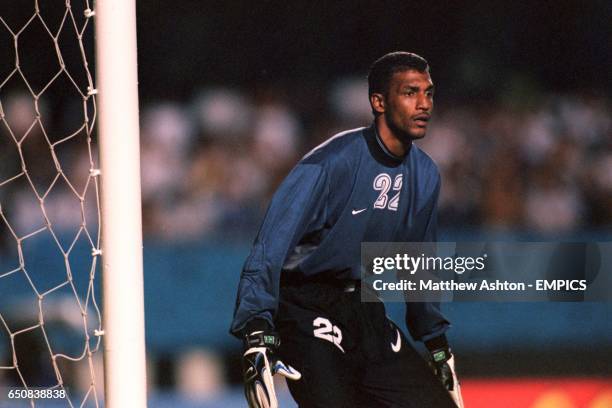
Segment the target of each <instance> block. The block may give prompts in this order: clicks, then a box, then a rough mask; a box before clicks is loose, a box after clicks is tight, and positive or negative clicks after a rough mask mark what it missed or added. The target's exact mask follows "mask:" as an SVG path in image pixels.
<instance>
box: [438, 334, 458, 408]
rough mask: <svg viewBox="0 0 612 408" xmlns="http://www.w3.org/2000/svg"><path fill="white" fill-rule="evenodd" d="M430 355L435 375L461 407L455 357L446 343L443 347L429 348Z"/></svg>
mask: <svg viewBox="0 0 612 408" xmlns="http://www.w3.org/2000/svg"><path fill="white" fill-rule="evenodd" d="M430 352H431V357H432V363H431V365H432V369H433V372H434V374H435V376H436V377H438V379H439V380H440V381H441V382H442V385H444V388H446V389H447V390H448V392H449V394H450V396H451V398H452V399H453V401H454V402H455V404H456V405H457V406H458V407H459V408H463V398H462V397H461V387H460V386H459V380H457V374H456V373H455V357H454V356H453V354H452V353H451V351H450V348H449V347H448V345H446V346H445V347H443V348H439V349H435V350H430Z"/></svg>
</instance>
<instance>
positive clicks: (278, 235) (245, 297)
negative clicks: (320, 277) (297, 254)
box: [231, 163, 327, 337]
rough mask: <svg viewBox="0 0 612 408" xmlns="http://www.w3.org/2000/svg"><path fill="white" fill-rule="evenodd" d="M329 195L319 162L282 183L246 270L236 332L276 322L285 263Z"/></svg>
mask: <svg viewBox="0 0 612 408" xmlns="http://www.w3.org/2000/svg"><path fill="white" fill-rule="evenodd" d="M326 194H327V177H326V172H325V170H324V169H323V167H322V166H321V165H319V164H308V163H300V164H298V165H297V166H296V167H295V168H294V169H293V170H292V171H291V173H289V175H288V176H287V178H286V179H285V180H284V181H283V183H282V184H281V185H280V187H279V188H278V190H277V191H276V193H275V194H274V197H273V198H272V202H271V203H270V206H269V208H268V211H267V213H266V216H265V218H264V221H263V224H262V226H261V228H260V230H259V233H258V234H257V238H256V239H255V243H254V245H253V248H252V250H251V253H250V255H249V257H248V258H247V260H246V262H245V265H244V268H243V270H242V275H241V277H240V283H239V287H238V295H237V298H236V308H235V310H234V319H233V322H232V326H231V333H232V334H234V335H236V336H239V337H242V335H244V334H245V332H249V333H250V332H252V331H255V330H267V329H270V328H272V327H274V323H273V319H274V316H275V314H276V310H277V308H278V295H279V282H280V273H281V268H282V266H283V263H284V262H285V259H286V258H287V256H288V255H289V252H290V251H291V249H292V248H293V247H294V246H295V245H296V244H297V243H298V242H299V240H300V238H301V237H302V236H303V235H304V233H305V232H307V231H308V230H309V228H311V227H313V226H315V227H316V225H317V224H318V223H319V222H320V221H319V218H321V216H322V213H323V212H324V210H325V201H326Z"/></svg>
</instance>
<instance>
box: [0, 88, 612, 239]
mask: <svg viewBox="0 0 612 408" xmlns="http://www.w3.org/2000/svg"><path fill="white" fill-rule="evenodd" d="M28 98H29V97H28V96H25V95H22V94H13V95H12V96H10V97H9V98H8V99H7V100H3V107H4V111H5V117H6V120H7V122H9V123H10V124H11V127H12V130H13V132H14V133H15V134H20V132H21V133H24V132H26V131H27V129H28V127H29V126H30V124H31V122H32V118H33V117H34V116H35V114H34V112H33V109H34V107H33V104H32V103H31V102H29V101H28ZM310 102H311V103H312V106H315V108H312V109H311V111H310V112H307V113H304V112H302V111H301V110H300V108H301V107H303V106H305V105H306V104H309V103H310ZM41 106H44V105H43V104H41ZM45 109H50V108H45ZM69 111H70V109H68V110H67V112H63V113H61V114H59V115H58V114H55V115H50V114H49V116H51V117H56V118H59V120H57V121H56V122H57V123H56V125H57V126H61V125H62V123H64V122H65V121H66V120H64V122H62V118H65V117H66V116H67V115H68V114H69V113H70V112H69ZM73 111H76V110H75V109H73ZM611 112H612V110H611V106H610V101H609V100H605V99H602V98H597V97H593V96H585V95H576V94H572V95H555V94H548V95H540V96H539V97H538V102H537V103H533V101H531V103H528V104H524V105H521V104H518V103H514V104H512V103H489V104H482V103H481V104H478V103H475V104H465V103H463V104H452V103H450V102H442V103H438V104H437V106H436V110H435V112H434V120H433V122H432V123H431V128H430V130H429V133H428V135H427V136H426V138H425V139H424V140H422V141H419V142H418V143H419V145H420V146H421V147H422V148H423V149H424V150H425V151H426V152H428V153H429V154H430V155H431V156H432V157H433V159H434V160H435V162H436V163H437V164H438V166H439V168H440V171H441V173H442V180H443V186H442V191H441V197H440V205H439V210H440V213H439V219H440V226H441V227H443V228H444V227H447V228H449V227H450V228H463V227H484V228H494V229H499V228H503V229H528V230H530V231H538V232H545V233H556V232H565V231H572V230H576V229H593V228H598V227H605V226H609V225H612V114H611ZM45 114H46V113H45V112H43V115H45ZM81 116H82V114H81ZM371 121H372V114H371V111H370V107H369V104H368V99H367V84H366V82H365V81H364V80H361V79H351V78H348V79H343V80H339V81H336V82H335V84H334V85H333V86H332V87H330V88H329V92H327V94H326V95H324V98H323V100H320V98H317V100H312V101H308V100H307V101H306V102H305V101H303V100H301V99H300V101H299V103H296V102H295V101H294V100H293V99H292V98H289V97H286V96H284V93H282V92H273V91H272V90H269V91H267V92H253V93H248V92H246V91H241V90H238V89H231V88H223V87H220V88H211V89H205V90H202V91H201V92H199V93H198V94H197V96H196V97H194V98H193V99H192V100H191V101H188V102H183V103H177V102H156V103H147V104H146V105H145V106H144V107H143V108H142V111H141V149H142V150H141V152H142V154H141V168H142V199H143V220H144V230H145V235H146V236H148V237H152V238H160V239H169V240H189V239H198V238H203V237H210V236H218V235H223V236H230V237H238V238H246V239H249V240H250V239H251V238H252V235H253V233H254V231H255V229H256V228H257V226H258V223H259V222H260V220H261V218H262V216H263V213H264V211H265V208H266V206H267V203H268V202H269V199H270V197H271V194H272V193H273V192H274V190H275V188H276V186H277V185H278V183H280V181H281V180H282V179H283V177H284V176H285V175H286V173H287V172H288V171H289V170H290V168H291V167H292V166H293V165H294V164H295V162H296V161H297V160H299V158H300V157H301V156H302V155H303V154H305V153H306V152H307V151H308V150H310V149H311V148H313V147H314V146H316V145H317V144H319V143H321V142H322V141H324V140H325V139H327V138H328V137H331V136H332V135H333V134H334V133H336V132H338V131H341V130H344V129H349V128H355V127H359V126H367V125H369V124H370V123H371ZM75 126H76V124H75ZM30 132H31V133H35V132H36V129H34V130H32V131H30ZM51 133H52V132H51ZM37 137H38V139H40V140H41V142H39V143H35V142H28V143H24V145H23V146H22V150H23V154H24V155H25V156H29V157H31V158H34V157H36V161H34V160H32V159H30V163H36V164H37V165H40V166H39V169H37V168H36V166H32V165H29V167H28V168H29V169H30V172H31V174H32V178H33V179H34V180H35V182H36V180H40V184H41V186H47V185H49V183H51V182H52V180H53V178H54V177H55V176H56V174H57V172H56V169H55V167H56V166H55V165H54V163H53V160H52V159H51V158H50V155H49V153H48V152H46V150H47V151H48V149H49V147H48V144H46V143H45V142H44V139H43V138H42V136H41V135H39V136H36V135H29V136H28V140H34V139H36V138H37ZM14 145H15V143H14V142H13V141H11V140H9V139H8V136H7V134H6V132H4V134H2V139H1V140H0V146H2V149H0V151H1V154H2V164H1V165H0V180H6V179H8V178H10V177H11V176H12V175H13V173H16V172H18V171H19V169H20V167H21V165H20V159H19V151H18V149H16V148H15V146H14ZM28 149H29V150H28ZM86 149H87V145H86V144H85V143H80V144H78V143H74V146H72V147H69V148H66V149H65V152H62V151H61V149H58V150H60V151H59V152H57V154H58V157H59V156H61V157H62V158H61V162H62V168H63V169H64V171H65V172H66V173H67V174H68V173H70V174H73V175H74V178H71V179H70V180H74V182H73V184H74V186H75V189H76V190H77V191H81V188H82V187H84V186H85V183H86V182H87V179H88V175H89V173H88V168H89V166H90V163H89V159H88V156H87V154H85V153H86ZM94 156H95V152H94ZM45 161H46V162H47V164H46V165H43V164H44V163H45ZM45 169H47V170H45ZM45 172H46V173H45ZM47 173H48V174H47ZM79 175H80V176H79ZM60 181H61V180H60ZM9 184H10V183H9ZM66 184H67V183H61V182H60V183H58V185H56V186H54V188H53V189H52V191H51V194H50V195H49V197H48V199H47V200H46V205H47V206H48V207H49V211H50V212H54V211H55V213H56V214H54V225H55V226H56V227H57V228H61V227H62V226H66V227H70V225H74V224H75V223H76V225H78V223H80V211H79V208H78V207H79V205H80V204H79V202H78V200H76V199H75V193H74V191H73V190H72V189H71V188H70V186H68V185H66ZM22 185H23V187H24V188H25V189H26V190H29V189H30V187H29V185H27V184H24V183H22ZM7 186H8V184H7V185H5V188H0V198H2V202H3V206H4V208H5V212H8V213H9V214H11V219H12V220H15V223H16V224H17V226H16V227H15V228H16V229H19V230H22V231H31V230H33V229H34V228H35V227H37V226H40V215H36V214H39V213H40V207H39V203H38V200H36V199H35V197H34V199H33V198H32V194H31V190H30V192H25V191H19V190H20V189H19V188H12V190H9V189H8V188H6V187H7ZM41 190H44V189H43V188H41ZM9 191H10V194H9ZM62 192H63V193H62ZM28 197H29V198H28ZM54 209H55V210H54ZM74 210H76V214H78V216H77V217H75V216H74V214H75V211H74ZM28 224H32V225H28Z"/></svg>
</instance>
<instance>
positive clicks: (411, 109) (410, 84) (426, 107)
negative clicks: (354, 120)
mask: <svg viewBox="0 0 612 408" xmlns="http://www.w3.org/2000/svg"><path fill="white" fill-rule="evenodd" d="M433 93H434V86H433V82H432V81H431V77H430V76H429V73H427V72H419V71H415V70H408V71H400V72H396V73H395V74H394V75H393V77H392V78H391V81H390V83H389V89H388V90H387V94H386V95H385V96H384V97H383V98H384V119H385V121H386V122H387V125H388V126H389V128H390V129H391V130H393V132H394V133H395V134H396V135H397V136H400V137H402V138H406V139H409V140H414V139H421V138H422V137H424V136H425V132H426V131H427V124H428V123H429V119H430V116H431V112H432V110H433Z"/></svg>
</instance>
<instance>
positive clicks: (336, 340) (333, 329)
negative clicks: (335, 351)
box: [312, 317, 344, 353]
mask: <svg viewBox="0 0 612 408" xmlns="http://www.w3.org/2000/svg"><path fill="white" fill-rule="evenodd" d="M312 325H313V326H314V327H315V329H314V331H313V334H314V336H315V337H318V338H320V339H323V340H327V341H329V342H330V343H333V345H334V346H336V347H338V348H339V349H340V351H342V352H343V353H344V349H343V348H342V346H341V345H340V343H341V342H342V331H341V330H340V329H339V328H338V326H334V325H333V324H332V323H331V322H330V321H329V320H328V319H326V318H324V317H317V318H316V319H314V321H313V322H312Z"/></svg>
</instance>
